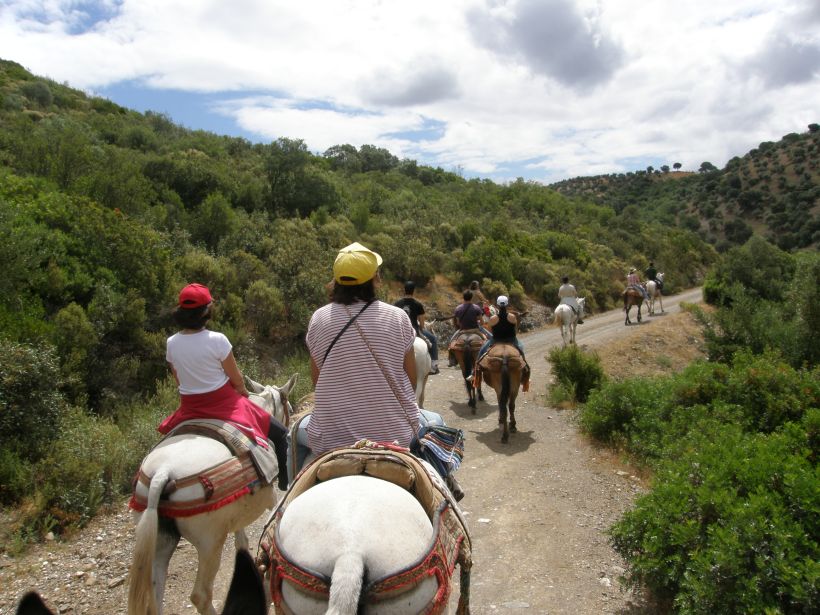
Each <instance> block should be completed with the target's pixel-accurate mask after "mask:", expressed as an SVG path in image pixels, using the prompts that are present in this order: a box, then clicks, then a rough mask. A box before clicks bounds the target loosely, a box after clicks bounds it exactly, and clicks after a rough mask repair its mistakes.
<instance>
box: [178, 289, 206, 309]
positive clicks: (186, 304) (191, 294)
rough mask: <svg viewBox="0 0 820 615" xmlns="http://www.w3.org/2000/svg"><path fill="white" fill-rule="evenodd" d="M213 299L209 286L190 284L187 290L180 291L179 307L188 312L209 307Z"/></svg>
mask: <svg viewBox="0 0 820 615" xmlns="http://www.w3.org/2000/svg"><path fill="white" fill-rule="evenodd" d="M212 301H213V299H212V298H211V291H209V290H208V287H207V286H203V285H202V284H188V286H186V287H185V288H183V289H182V290H181V291H179V307H181V308H185V309H187V310H192V309H194V308H199V307H202V306H203V305H208V304H209V303H211V302H212Z"/></svg>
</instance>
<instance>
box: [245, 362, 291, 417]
mask: <svg viewBox="0 0 820 615" xmlns="http://www.w3.org/2000/svg"><path fill="white" fill-rule="evenodd" d="M298 377H299V374H293V376H291V377H290V380H288V381H287V382H286V383H285V384H284V386H281V387H277V386H274V385H271V384H259V383H258V382H256V381H254V380H251V379H250V378H248V377H247V376H245V386H246V387H248V391H250V393H251V395H253V396H254V397H256V398H258V399H259V400H260V401H261V403H260V404H259V405H261V406H262V407H263V408H264V409H265V410H266V411H268V412H270V414H271V416H274V417H276V418H277V419H279V420H280V421H281V420H282V419H284V417H286V416H289V415H291V414H293V407H292V406H291V404H290V401H288V396H289V395H290V392H291V391H292V390H293V387H294V386H295V385H296V380H297V379H298Z"/></svg>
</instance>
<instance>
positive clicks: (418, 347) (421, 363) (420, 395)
mask: <svg viewBox="0 0 820 615" xmlns="http://www.w3.org/2000/svg"><path fill="white" fill-rule="evenodd" d="M413 355H414V356H415V360H416V382H415V387H414V388H415V390H416V402H417V403H418V405H419V408H423V407H424V389H425V387H426V386H427V378H428V377H429V375H430V369H431V367H432V365H433V360H432V359H431V358H430V351H429V350H428V349H427V342H426V341H424V339H423V338H421V337H419V336H416V339H415V340H414V341H413Z"/></svg>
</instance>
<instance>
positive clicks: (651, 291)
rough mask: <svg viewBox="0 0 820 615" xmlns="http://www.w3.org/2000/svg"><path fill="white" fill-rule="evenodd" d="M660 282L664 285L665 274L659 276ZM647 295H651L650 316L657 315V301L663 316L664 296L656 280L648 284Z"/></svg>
mask: <svg viewBox="0 0 820 615" xmlns="http://www.w3.org/2000/svg"><path fill="white" fill-rule="evenodd" d="M655 277H657V279H658V281H659V282H660V283H661V284H663V273H659V274H658V275H657V276H655ZM646 294H647V295H649V315H650V316H654V315H655V299H657V300H658V303H660V305H661V314H662V313H663V298H662V297H663V295H662V293H661V289H660V287H659V286H658V284H656V283H655V280H649V281H648V282H647V283H646Z"/></svg>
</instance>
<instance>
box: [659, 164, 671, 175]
mask: <svg viewBox="0 0 820 615" xmlns="http://www.w3.org/2000/svg"><path fill="white" fill-rule="evenodd" d="M661 171H663V172H664V173H669V165H668V164H664V165H661Z"/></svg>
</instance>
